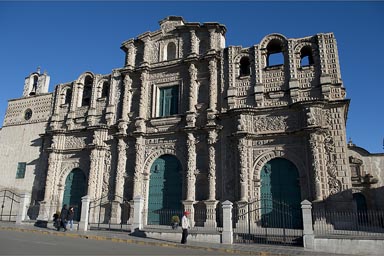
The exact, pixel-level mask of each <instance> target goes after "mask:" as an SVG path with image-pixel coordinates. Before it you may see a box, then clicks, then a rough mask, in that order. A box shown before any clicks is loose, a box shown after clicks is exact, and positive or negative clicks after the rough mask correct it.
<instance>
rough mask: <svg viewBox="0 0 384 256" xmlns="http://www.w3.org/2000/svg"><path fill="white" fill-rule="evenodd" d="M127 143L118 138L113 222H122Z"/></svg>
mask: <svg viewBox="0 0 384 256" xmlns="http://www.w3.org/2000/svg"><path fill="white" fill-rule="evenodd" d="M126 146H127V145H126V143H125V141H124V138H119V139H118V144H117V168H116V176H115V198H114V202H113V203H112V212H111V222H112V223H120V222H121V204H122V203H123V200H124V198H123V197H124V174H125V167H126V162H127V156H126Z"/></svg>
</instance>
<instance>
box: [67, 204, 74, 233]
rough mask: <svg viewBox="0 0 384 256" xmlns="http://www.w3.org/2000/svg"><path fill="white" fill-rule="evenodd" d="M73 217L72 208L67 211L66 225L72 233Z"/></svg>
mask: <svg viewBox="0 0 384 256" xmlns="http://www.w3.org/2000/svg"><path fill="white" fill-rule="evenodd" d="M74 217H75V210H74V209H73V207H72V206H71V207H69V211H68V224H69V230H71V231H72V229H73V218H74Z"/></svg>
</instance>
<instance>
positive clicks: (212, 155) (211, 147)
mask: <svg viewBox="0 0 384 256" xmlns="http://www.w3.org/2000/svg"><path fill="white" fill-rule="evenodd" d="M216 141H217V132H216V131H215V130H212V131H209V132H208V156H209V158H208V159H209V160H208V182H209V194H208V200H215V199H216V161H215V159H216V151H215V144H216Z"/></svg>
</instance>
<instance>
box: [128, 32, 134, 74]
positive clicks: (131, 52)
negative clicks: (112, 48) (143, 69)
mask: <svg viewBox="0 0 384 256" xmlns="http://www.w3.org/2000/svg"><path fill="white" fill-rule="evenodd" d="M135 58H136V48H135V46H134V45H133V40H132V39H131V40H129V41H128V52H127V67H128V68H134V67H135Z"/></svg>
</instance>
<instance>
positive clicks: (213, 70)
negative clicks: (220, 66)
mask: <svg viewBox="0 0 384 256" xmlns="http://www.w3.org/2000/svg"><path fill="white" fill-rule="evenodd" d="M209 77H210V83H209V109H210V110H211V111H213V112H216V104H217V61H216V59H211V60H210V61H209Z"/></svg>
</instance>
